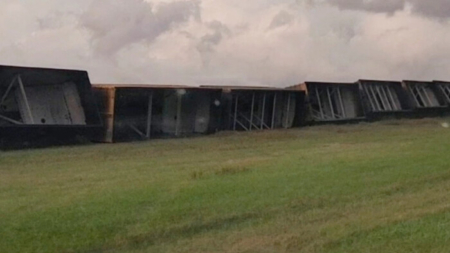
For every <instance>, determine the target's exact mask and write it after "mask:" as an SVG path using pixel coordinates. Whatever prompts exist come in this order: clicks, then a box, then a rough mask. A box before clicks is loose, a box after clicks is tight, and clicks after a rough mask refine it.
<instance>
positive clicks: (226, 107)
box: [220, 86, 305, 131]
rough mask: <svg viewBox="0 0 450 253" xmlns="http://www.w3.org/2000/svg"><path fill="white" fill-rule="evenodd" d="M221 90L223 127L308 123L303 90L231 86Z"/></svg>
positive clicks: (246, 128) (239, 128)
mask: <svg viewBox="0 0 450 253" xmlns="http://www.w3.org/2000/svg"><path fill="white" fill-rule="evenodd" d="M221 89H222V99H221V101H222V102H221V103H222V115H221V120H220V126H221V130H225V131H252V130H264V129H276V128H293V127H299V126H301V125H302V124H303V122H304V116H305V114H304V100H305V93H304V92H303V91H297V90H285V89H277V88H267V87H231V86H230V87H221Z"/></svg>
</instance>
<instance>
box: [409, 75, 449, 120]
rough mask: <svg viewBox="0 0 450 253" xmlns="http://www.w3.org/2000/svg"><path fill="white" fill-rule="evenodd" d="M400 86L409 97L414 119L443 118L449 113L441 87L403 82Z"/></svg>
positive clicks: (423, 83) (418, 82)
mask: <svg viewBox="0 0 450 253" xmlns="http://www.w3.org/2000/svg"><path fill="white" fill-rule="evenodd" d="M402 85H403V88H404V89H405V90H406V91H407V93H408V95H409V99H410V101H411V104H412V107H413V115H414V116H415V117H432V116H444V115H445V114H446V113H447V112H448V111H449V106H448V102H447V98H446V93H445V88H444V90H442V89H441V88H442V86H439V85H436V84H435V83H433V82H424V81H403V82H402ZM442 91H444V92H442Z"/></svg>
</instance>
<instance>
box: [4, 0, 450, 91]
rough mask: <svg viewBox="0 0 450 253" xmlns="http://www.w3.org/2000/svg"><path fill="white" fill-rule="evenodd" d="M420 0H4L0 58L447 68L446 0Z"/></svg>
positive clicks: (296, 70) (133, 76) (313, 69)
mask: <svg viewBox="0 0 450 253" xmlns="http://www.w3.org/2000/svg"><path fill="white" fill-rule="evenodd" d="M424 2H425V1H419V0H406V1H403V0H388V1H373V0H372V1H356V0H328V1H327V0H298V1H294V0H292V1H290V0H282V1H280V0H278V1H275V0H246V1H242V0H203V1H190V0H159V1H143V0H114V1H113V0H110V1H93V0H81V1H64V3H62V1H60V0H48V1H46V2H45V3H43V2H42V1H37V0H23V1H20V2H19V1H13V0H5V1H2V2H1V3H0V33H1V34H2V41H1V42H0V59H2V60H1V61H2V63H3V64H15V65H33V66H46V67H63V68H81V69H86V70H88V71H89V73H90V76H91V79H92V81H93V82H95V83H172V84H174V83H178V84H223V85H225V84H226V85H248V84H255V85H275V86H287V85H292V84H295V83H299V82H302V81H305V80H326V81H355V80H356V79H359V78H377V79H450V76H449V75H448V73H450V60H448V59H450V57H449V54H450V43H449V42H450V29H449V28H450V25H449V23H448V21H447V20H446V18H447V16H448V13H450V11H447V10H448V8H450V7H449V6H450V3H447V2H446V1H443V0H439V1H433V3H431V2H427V3H428V4H424Z"/></svg>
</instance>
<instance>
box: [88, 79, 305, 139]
mask: <svg viewBox="0 0 450 253" xmlns="http://www.w3.org/2000/svg"><path fill="white" fill-rule="evenodd" d="M94 90H95V94H96V97H97V99H98V100H99V101H100V108H101V109H100V110H101V114H102V115H103V119H104V122H105V128H104V135H103V136H101V138H100V139H98V140H99V141H101V142H107V143H113V142H121V141H132V140H145V139H152V138H169V137H183V136H192V135H202V134H209V133H214V132H217V131H227V130H235V131H239V130H246V131H251V130H260V129H274V128H281V127H283V128H291V127H294V126H300V125H301V121H302V118H301V116H302V112H303V101H304V93H303V92H299V91H287V90H283V89H276V88H255V87H247V88H243V87H216V86H203V87H190V86H175V85H104V84H103V85H95V86H94Z"/></svg>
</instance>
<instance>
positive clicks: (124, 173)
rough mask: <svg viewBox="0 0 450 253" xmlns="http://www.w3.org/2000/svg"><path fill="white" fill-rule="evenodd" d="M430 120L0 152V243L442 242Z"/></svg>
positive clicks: (334, 246) (370, 245) (316, 247)
mask: <svg viewBox="0 0 450 253" xmlns="http://www.w3.org/2000/svg"><path fill="white" fill-rule="evenodd" d="M439 122H440V121H439V120H422V121H402V122H391V123H389V122H387V123H386V122H385V123H375V124H361V125H352V126H323V127H314V128H305V129H299V130H289V131H274V132H262V133H228V134H220V135H216V136H211V137H205V138H198V139H188V140H169V141H154V142H148V143H133V144H116V145H95V146H87V147H74V148H55V149H46V150H34V151H18V152H7V153H0V252H21V253H24V252H358V253H360V252H408V253H410V252H448V251H449V250H450V244H449V242H450V229H449V227H450V194H449V192H450V170H449V169H450V156H449V155H448V152H449V151H450V141H449V140H450V129H445V128H442V127H441V126H440V124H439Z"/></svg>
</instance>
